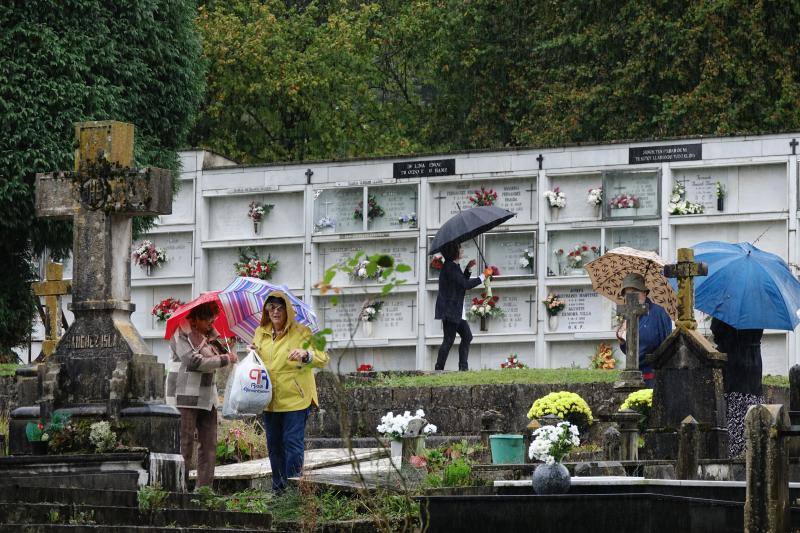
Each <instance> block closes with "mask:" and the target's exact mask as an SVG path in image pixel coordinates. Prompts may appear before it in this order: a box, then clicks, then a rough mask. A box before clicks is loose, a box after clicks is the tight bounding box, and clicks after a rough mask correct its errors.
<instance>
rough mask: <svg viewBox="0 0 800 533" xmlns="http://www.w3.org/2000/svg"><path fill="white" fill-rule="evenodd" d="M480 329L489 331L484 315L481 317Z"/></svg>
mask: <svg viewBox="0 0 800 533" xmlns="http://www.w3.org/2000/svg"><path fill="white" fill-rule="evenodd" d="M481 331H489V328H488V327H487V325H486V317H485V316H482V317H481Z"/></svg>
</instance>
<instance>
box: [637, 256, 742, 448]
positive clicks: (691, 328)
mask: <svg viewBox="0 0 800 533" xmlns="http://www.w3.org/2000/svg"><path fill="white" fill-rule="evenodd" d="M707 272H708V267H707V266H706V265H705V264H703V263H695V262H694V252H693V251H692V250H691V249H688V248H681V249H679V250H678V262H677V263H676V264H674V265H667V266H666V267H665V268H664V273H665V275H666V276H667V277H673V278H677V279H678V320H677V322H676V326H677V327H676V328H675V330H674V331H673V332H672V334H670V336H669V337H667V338H666V340H664V342H663V343H661V346H659V347H658V348H657V349H656V351H655V352H654V353H653V354H652V355H650V356H649V357H648V362H649V363H650V364H651V365H652V367H653V369H654V371H655V380H654V386H653V408H652V410H651V412H650V421H649V428H648V430H647V431H646V432H645V455H646V457H645V458H646V459H676V458H677V455H678V431H679V429H680V427H681V422H682V421H683V420H684V419H685V418H686V417H687V416H692V417H694V419H695V420H696V421H697V433H698V435H697V439H698V446H699V448H700V457H702V458H714V459H719V458H726V457H727V456H728V432H727V429H726V420H725V416H726V403H725V397H724V392H725V387H724V383H723V381H722V367H723V366H724V364H725V362H726V361H727V356H726V355H725V354H724V353H720V352H718V351H717V350H716V349H715V348H714V346H713V345H712V344H711V343H710V342H709V341H708V340H707V339H706V338H705V337H703V336H702V335H700V334H699V333H698V332H697V329H696V328H697V323H696V322H695V320H694V283H693V281H692V278H693V277H695V276H703V275H705V274H706V273H707Z"/></svg>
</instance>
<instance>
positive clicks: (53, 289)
mask: <svg viewBox="0 0 800 533" xmlns="http://www.w3.org/2000/svg"><path fill="white" fill-rule="evenodd" d="M63 277H64V265H62V264H61V263H47V268H46V269H45V276H44V281H38V282H36V283H31V288H32V289H33V293H34V294H35V295H36V296H43V297H44V306H45V308H46V309H47V313H46V318H47V323H46V324H44V327H45V340H44V342H42V354H43V355H44V358H45V359H47V358H48V357H49V356H50V355H51V354H52V353H53V352H54V351H55V350H56V345H57V344H58V339H60V338H61V297H62V296H63V295H65V294H69V292H70V290H71V288H72V284H71V283H70V282H69V281H64V279H63Z"/></svg>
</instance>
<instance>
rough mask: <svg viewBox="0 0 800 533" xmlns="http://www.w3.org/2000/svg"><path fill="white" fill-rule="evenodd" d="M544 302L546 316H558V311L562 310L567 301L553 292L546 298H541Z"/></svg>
mask: <svg viewBox="0 0 800 533" xmlns="http://www.w3.org/2000/svg"><path fill="white" fill-rule="evenodd" d="M542 303H543V304H544V309H545V311H547V315H548V316H558V313H560V312H561V311H563V310H564V308H565V307H566V306H567V303H566V302H565V301H564V300H562V299H560V298H559V297H558V296H556V295H555V294H554V293H552V292H551V293H550V294H548V295H547V298H545V299H544V300H542Z"/></svg>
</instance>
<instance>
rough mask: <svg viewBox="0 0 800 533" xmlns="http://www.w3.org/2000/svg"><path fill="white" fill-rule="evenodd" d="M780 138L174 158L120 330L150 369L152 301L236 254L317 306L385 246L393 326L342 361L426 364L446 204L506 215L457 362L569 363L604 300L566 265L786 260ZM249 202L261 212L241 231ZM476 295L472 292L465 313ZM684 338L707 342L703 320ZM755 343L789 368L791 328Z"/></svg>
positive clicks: (606, 328)
mask: <svg viewBox="0 0 800 533" xmlns="http://www.w3.org/2000/svg"><path fill="white" fill-rule="evenodd" d="M794 137H798V135H795V136H794ZM794 137H793V136H791V135H765V136H756V137H747V138H743V137H730V138H704V139H700V140H689V141H686V142H687V143H688V144H696V143H698V142H699V143H702V145H703V147H702V152H701V153H702V156H701V158H700V159H695V160H678V159H675V160H670V158H669V157H666V159H664V158H661V159H659V160H652V159H650V160H648V159H646V158H645V159H642V158H639V157H635V158H629V156H630V155H631V154H632V153H634V152H636V153H638V152H640V151H641V150H642V149H644V148H648V147H657V146H660V145H667V144H670V143H659V142H652V143H630V144H624V143H623V144H610V145H600V146H575V147H566V148H558V149H546V150H545V149H542V150H536V149H523V150H515V151H497V152H471V153H459V154H449V155H446V156H441V157H440V156H436V157H434V158H432V159H426V158H414V157H407V158H381V159H372V160H370V159H364V160H353V161H337V162H322V163H296V164H280V165H269V166H258V167H252V166H237V165H235V164H234V163H233V162H231V161H228V160H224V159H223V158H220V157H219V156H217V155H216V154H211V153H210V152H204V151H187V152H183V153H182V159H183V161H184V171H183V174H182V177H181V178H182V179H181V182H182V188H181V192H180V193H179V194H178V195H176V196H175V199H174V202H173V210H172V213H173V214H172V215H166V216H163V217H161V218H160V219H159V225H158V227H157V228H156V229H155V230H154V231H153V232H152V233H151V234H150V235H147V236H143V237H142V239H150V240H151V241H152V242H154V243H155V244H156V245H157V246H159V247H167V246H169V247H171V248H172V253H171V254H170V253H169V252H168V255H172V256H173V258H177V257H180V258H181V259H180V260H174V259H170V260H169V261H168V263H166V264H165V265H164V266H163V268H157V269H154V270H153V272H152V273H151V275H150V276H147V275H146V273H145V272H143V271H140V270H141V269H139V268H138V267H136V266H135V265H133V266H132V269H133V272H132V274H133V278H134V281H133V286H134V290H133V295H132V297H133V299H134V302H135V303H136V305H137V311H136V312H135V313H134V316H133V320H134V322H135V323H136V324H137V327H140V329H141V330H142V331H143V336H144V338H145V341H146V342H147V343H148V345H151V346H152V348H153V351H154V352H155V353H156V354H157V355H158V356H159V358H160V359H161V360H164V358H165V357H166V351H167V346H166V343H163V342H162V341H161V340H160V339H159V337H160V335H161V330H160V327H159V325H158V323H157V321H156V322H155V323H154V322H153V317H151V316H150V315H148V313H149V310H151V309H152V307H153V305H155V304H156V303H157V302H156V300H163V299H164V298H166V297H169V296H174V297H176V298H177V297H179V298H181V299H183V298H188V297H190V296H196V295H198V294H199V293H200V292H203V291H208V290H218V289H221V288H223V287H224V286H225V285H227V283H229V282H230V281H231V280H232V279H233V277H234V276H235V275H236V273H235V270H234V264H235V263H236V262H237V261H238V259H239V251H240V250H242V249H248V248H251V247H252V248H253V249H255V251H256V252H257V254H258V255H259V257H260V258H266V257H268V256H269V257H271V258H272V259H277V261H278V268H277V269H276V270H275V272H274V276H273V278H272V280H273V281H276V282H278V283H286V284H287V285H289V287H290V288H291V289H292V291H293V292H295V293H296V294H298V295H300V296H302V297H303V298H304V299H306V300H309V301H313V303H314V306H315V307H317V311H318V313H319V314H322V312H323V311H322V310H321V309H320V307H322V306H325V305H327V304H326V301H327V298H326V297H325V296H322V295H319V294H318V293H317V292H316V291H315V289H314V288H313V286H314V284H315V283H316V282H317V281H319V280H320V279H321V277H322V275H323V273H324V271H325V269H326V268H328V267H330V266H331V265H333V264H335V262H337V261H340V260H343V259H345V258H346V257H348V256H352V254H354V253H355V252H357V251H364V252H365V253H389V254H392V255H394V256H395V257H396V258H397V259H398V260H399V261H401V262H403V263H407V264H409V265H410V266H411V267H412V271H411V272H408V273H404V274H403V278H404V280H405V283H404V285H403V286H402V287H401V289H400V290H399V291H398V294H396V295H393V297H392V298H397V300H396V301H398V302H399V301H402V302H403V304H402V305H404V306H405V307H404V309H405V311H404V312H403V317H402V321H401V323H400V325H399V326H397V327H392V328H388V327H386V324H388V322H387V323H386V324H381V323H380V322H376V323H375V324H373V325H372V332H371V333H372V334H371V336H365V335H363V334H361V333H359V335H358V336H356V346H357V347H358V349H357V350H356V352H355V353H356V356H357V358H358V360H359V362H370V361H374V362H370V364H373V365H374V366H375V368H376V370H381V369H390V368H391V369H432V368H433V362H434V360H435V354H436V349H437V347H438V344H439V343H440V342H441V334H442V332H441V323H440V322H438V321H436V320H434V318H433V314H434V313H433V305H434V303H435V301H436V292H437V290H438V274H439V271H438V268H437V266H440V259H441V258H440V256H439V257H437V256H428V255H427V250H428V246H429V242H430V240H431V238H432V237H433V236H434V235H435V234H436V231H437V230H438V228H439V227H441V225H442V224H443V223H444V222H445V221H446V220H447V219H448V218H449V217H450V216H452V215H453V214H455V213H457V212H458V210H459V208H461V209H466V208H469V207H471V206H473V205H478V204H489V203H490V204H492V205H497V206H500V207H504V208H507V209H510V210H511V211H514V212H515V213H517V216H515V217H514V218H512V219H511V220H509V221H508V222H506V223H505V224H503V225H501V226H500V227H498V228H497V229H496V230H494V231H492V232H490V233H489V234H486V235H483V236H481V237H480V238H478V239H477V242H478V244H479V245H480V246H481V248H482V250H483V252H484V256H485V257H486V263H488V264H490V265H494V266H496V267H498V269H499V270H500V275H499V276H498V277H497V278H496V279H495V280H494V282H493V291H494V294H496V295H497V296H499V297H500V300H499V302H500V306H501V307H503V310H504V317H503V318H496V319H495V318H493V319H490V320H489V321H488V322H487V324H486V329H487V330H486V331H481V329H480V321H477V320H472V321H470V327H471V328H472V331H473V334H474V335H475V340H474V341H473V347H472V351H471V356H470V365H471V368H481V367H486V368H499V363H500V362H501V361H502V360H503V356H504V355H508V354H509V353H512V352H516V353H518V355H519V356H520V358H521V360H522V361H523V362H524V363H525V364H527V365H529V366H538V367H549V366H571V365H576V366H584V367H585V366H588V364H589V360H590V358H591V356H592V354H593V353H594V352H595V350H596V349H597V346H598V345H599V343H601V342H604V343H608V344H611V345H612V346H613V347H614V348H616V341H615V337H614V329H615V322H614V316H613V306H611V305H610V303H609V302H607V301H605V300H604V299H603V298H599V297H596V296H593V291H592V290H591V284H590V281H589V278H588V276H586V274H585V271H584V270H583V265H585V263H586V262H588V261H590V260H592V259H593V258H594V257H596V256H598V255H600V254H602V253H604V252H605V251H606V250H609V249H612V248H615V247H619V246H630V247H634V248H638V249H642V250H651V251H656V252H658V253H659V254H660V255H661V256H662V257H663V258H664V259H665V260H667V261H674V259H675V251H676V249H677V248H678V247H682V246H687V245H692V244H695V243H697V242H701V241H705V240H713V239H720V240H727V241H732V242H739V241H745V240H746V241H749V242H753V241H754V240H756V239H757V240H758V241H757V243H756V245H757V246H759V247H760V248H762V249H764V250H767V251H769V252H772V253H776V254H777V255H779V256H780V257H782V258H783V259H785V260H787V261H788V262H790V263H793V264H800V251H799V250H800V246H798V245H800V242H798V232H797V221H798V210H797V207H798V195H800V192H798V189H799V188H798V164H797V155H796V154H793V153H792V147H791V145H790V144H789V143H790V142H791V140H792V138H794ZM672 144H675V143H674V142H672ZM637 150H638V151H637ZM540 156H541V157H540ZM442 161H446V164H445V163H442ZM404 169H405V170H404ZM718 184H719V187H718ZM679 185H680V190H681V191H682V192H681V195H680V196H681V198H680V200H681V201H685V202H687V204H697V205H700V206H702V212H698V213H695V214H692V213H686V212H681V210H680V209H675V208H674V207H673V206H671V204H673V203H675V202H671V200H672V196H673V194H672V193H673V190H674V189H675V188H676V187H677V186H679ZM556 188H557V189H558V191H559V192H560V193H561V194H562V195H563V197H564V198H565V205H564V206H563V207H560V208H552V207H550V201H549V199H548V198H547V197H546V196H545V193H546V192H553V191H554V190H555V189H556ZM718 191H722V201H721V202H719V200H720V197H719V196H720V194H719V193H718ZM252 203H255V204H259V205H262V206H264V205H269V206H272V207H270V208H268V210H267V212H266V213H265V215H264V216H263V218H262V221H261V224H260V227H259V228H258V231H257V232H256V231H255V228H254V224H253V222H254V221H253V219H252V218H251V217H250V216H249V210H250V205H251V204H252ZM681 205H683V204H681ZM365 206H366V208H365ZM137 242H138V241H136V242H134V244H136V243H137ZM181 246H183V247H184V248H180V247H181ZM463 246H464V257H463V259H462V261H461V265H462V267H463V266H465V265H466V263H467V261H468V260H469V259H476V260H477V262H478V265H476V268H475V269H473V275H476V274H477V273H478V272H479V269H480V268H482V267H483V262H482V261H481V258H480V256H479V254H478V252H477V248H476V245H475V243H473V242H472V241H467V242H465V243H464V244H463ZM584 247H585V248H584ZM526 249H527V250H528V253H527V254H526V252H525V250H526ZM572 252H576V253H573V254H572V256H570V253H572ZM181 254H183V255H181ZM523 259H524V261H523ZM179 263H180V265H181V266H180V267H179ZM65 270H68V269H65ZM65 274H66V273H65ZM65 277H69V276H68V275H66V276H65ZM335 284H337V285H340V286H342V287H343V288H344V290H345V292H346V293H347V298H346V299H345V300H346V305H347V306H349V307H348V308H350V307H352V308H354V307H356V306H358V305H360V303H363V300H364V299H365V298H368V297H373V296H375V295H377V293H378V292H379V289H378V285H377V283H376V282H375V280H368V279H367V280H361V279H349V278H348V277H347V276H341V275H340V276H337V278H336V280H335ZM149 291H154V292H149ZM481 292H482V287H478V288H476V289H475V290H474V291H471V292H470V293H469V294H468V298H467V303H470V302H471V301H472V298H475V297H479V296H480V294H481ZM549 294H553V295H555V296H556V297H557V298H560V299H563V300H564V301H565V308H564V310H563V311H561V312H560V313H559V314H558V319H557V320H556V321H553V322H554V323H555V324H554V325H555V327H554V328H551V327H550V325H551V324H550V320H549V316H548V313H547V312H546V310H545V307H544V304H543V303H542V300H543V299H545V298H546V297H547V296H548V295H549ZM350 298H352V302H351V301H350ZM389 302H390V303H389V304H387V306H388V307H387V308H386V310H387V311H389V310H391V309H394V308H393V307H392V306H393V305H394V302H395V300H393V299H390V300H389ZM390 304H391V305H390ZM398 305H400V304H398ZM351 310H352V309H351ZM412 310H413V311H412ZM325 312H326V313H330V312H331V311H330V310H327V309H326V310H325ZM333 313H334V317H335V316H336V313H337V311H333ZM328 316H331V315H330V314H329V315H328ZM335 320H340V319H339V318H335ZM699 329H700V332H701V333H705V332H707V328H705V329H704V326H703V323H702V322H701V324H700V328H699ZM337 334H338V333H337ZM342 342H343V341H342V339H341V338H337V340H336V341H335V343H334V344H336V345H337V346H340V345H342V344H341V343H342ZM456 342H458V341H456ZM336 349H338V348H336ZM454 349H455V348H454ZM762 351H763V357H764V369H765V372H769V373H777V374H786V373H787V372H788V368H789V366H790V365H791V364H794V363H795V362H797V359H798V358H797V354H798V338H797V335H795V334H794V333H788V334H787V333H784V332H773V331H767V332H765V336H764V341H763V344H762ZM32 352H33V353H34V354H35V353H36V352H37V350H36V349H35V348H34V349H33V350H32ZM617 355H618V354H617ZM348 357H350V356H348ZM451 359H452V357H451ZM362 360H363V361H362ZM449 363H450V361H448V364H449ZM342 369H343V370H354V369H355V359H347V360H346V361H343V362H342Z"/></svg>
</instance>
